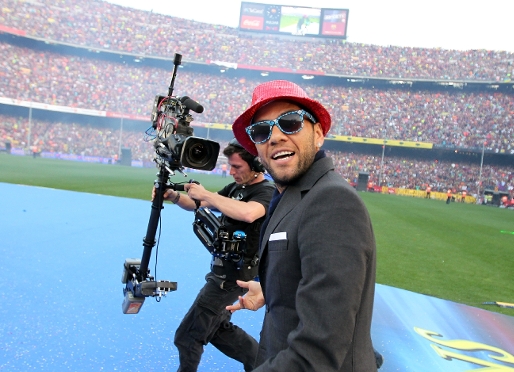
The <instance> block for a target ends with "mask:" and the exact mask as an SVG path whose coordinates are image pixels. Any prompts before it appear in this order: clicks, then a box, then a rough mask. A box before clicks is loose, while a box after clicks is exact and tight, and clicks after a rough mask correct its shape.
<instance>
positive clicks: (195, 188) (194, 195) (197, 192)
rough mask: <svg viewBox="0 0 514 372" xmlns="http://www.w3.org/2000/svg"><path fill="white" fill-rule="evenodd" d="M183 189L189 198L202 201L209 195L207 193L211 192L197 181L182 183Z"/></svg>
mask: <svg viewBox="0 0 514 372" xmlns="http://www.w3.org/2000/svg"><path fill="white" fill-rule="evenodd" d="M184 191H186V192H187V195H188V196H189V197H190V198H191V199H193V200H198V201H204V200H205V199H206V198H207V197H208V196H209V194H212V193H211V192H210V191H207V190H206V189H205V187H203V186H202V185H200V184H199V183H186V184H185V185H184Z"/></svg>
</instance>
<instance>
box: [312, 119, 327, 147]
mask: <svg viewBox="0 0 514 372" xmlns="http://www.w3.org/2000/svg"><path fill="white" fill-rule="evenodd" d="M324 142H325V136H324V135H323V128H322V127H321V123H316V124H314V143H315V144H316V145H317V146H318V145H319V146H318V147H321V146H323V143H324Z"/></svg>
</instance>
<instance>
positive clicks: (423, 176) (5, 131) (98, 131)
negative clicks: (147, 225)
mask: <svg viewBox="0 0 514 372" xmlns="http://www.w3.org/2000/svg"><path fill="white" fill-rule="evenodd" d="M28 131H29V123H28V121H27V119H26V118H23V117H13V116H5V115H0V138H1V139H2V141H3V142H10V143H11V144H12V145H13V146H14V147H24V145H25V144H26V141H27V137H28ZM30 137H31V139H32V140H31V142H32V144H33V145H32V150H33V151H37V152H51V153H63V154H78V155H82V156H99V157H105V158H112V159H113V163H114V162H115V161H116V159H117V155H118V154H119V149H120V148H121V147H127V148H130V149H131V150H132V158H133V159H135V160H140V161H141V162H143V163H146V164H151V163H152V159H153V157H154V150H153V146H152V144H151V143H150V142H145V141H144V140H143V137H144V135H143V131H140V132H135V131H124V132H122V135H121V136H120V129H119V128H116V129H114V128H108V127H101V128H98V127H93V126H91V125H84V124H78V123H64V122H49V121H42V120H34V121H33V122H31V123H30ZM120 138H121V143H120ZM224 145H226V143H221V148H224ZM328 154H329V155H330V156H332V158H333V159H334V164H335V166H336V171H337V172H339V173H340V174H341V175H343V177H345V178H346V179H347V180H348V181H350V182H352V183H357V180H358V176H359V173H361V172H364V173H369V175H370V181H371V182H373V183H374V184H375V185H378V184H379V183H380V185H382V186H389V187H397V188H407V189H425V188H426V186H427V185H430V186H431V187H432V190H433V191H441V192H446V190H448V189H455V190H459V191H460V190H461V189H462V187H466V189H467V191H468V192H469V193H470V194H476V193H477V192H478V190H479V186H480V189H481V190H482V191H483V190H484V188H490V189H497V190H499V191H507V192H509V193H510V194H511V197H512V196H514V194H513V189H514V167H508V166H502V167H500V166H495V165H491V164H484V165H483V167H482V175H481V178H480V164H478V163H475V164H472V163H458V164H456V163H452V162H448V161H442V160H438V159H432V160H426V159H412V158H401V157H397V156H386V157H385V158H384V161H383V163H382V158H381V157H380V156H374V155H367V154H356V153H351V152H338V151H335V152H334V151H329V152H328ZM480 179H481V180H482V184H481V185H479V181H480Z"/></svg>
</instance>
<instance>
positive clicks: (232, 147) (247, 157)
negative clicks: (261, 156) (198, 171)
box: [223, 141, 255, 170]
mask: <svg viewBox="0 0 514 372" xmlns="http://www.w3.org/2000/svg"><path fill="white" fill-rule="evenodd" d="M234 154H239V156H241V159H243V160H244V161H245V162H247V163H248V165H249V166H250V168H251V169H252V170H253V168H254V159H255V156H253V155H252V154H250V153H249V152H248V151H246V150H245V149H244V148H243V146H241V145H240V144H239V143H238V144H235V143H232V141H231V143H229V144H228V145H227V147H225V148H224V149H223V155H225V156H226V157H227V158H228V157H229V156H232V155H234Z"/></svg>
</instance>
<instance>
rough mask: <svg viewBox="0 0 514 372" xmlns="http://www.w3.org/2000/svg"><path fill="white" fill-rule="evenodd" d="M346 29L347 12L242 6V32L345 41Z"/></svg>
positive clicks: (257, 5)
mask: <svg viewBox="0 0 514 372" xmlns="http://www.w3.org/2000/svg"><path fill="white" fill-rule="evenodd" d="M347 25H348V9H326V8H307V7H299V6H290V5H274V4H259V3H247V2H241V14H240V18H239V29H240V30H243V31H255V32H264V33H277V34H286V35H296V36H315V37H328V38H343V39H345V38H346V29H347Z"/></svg>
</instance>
